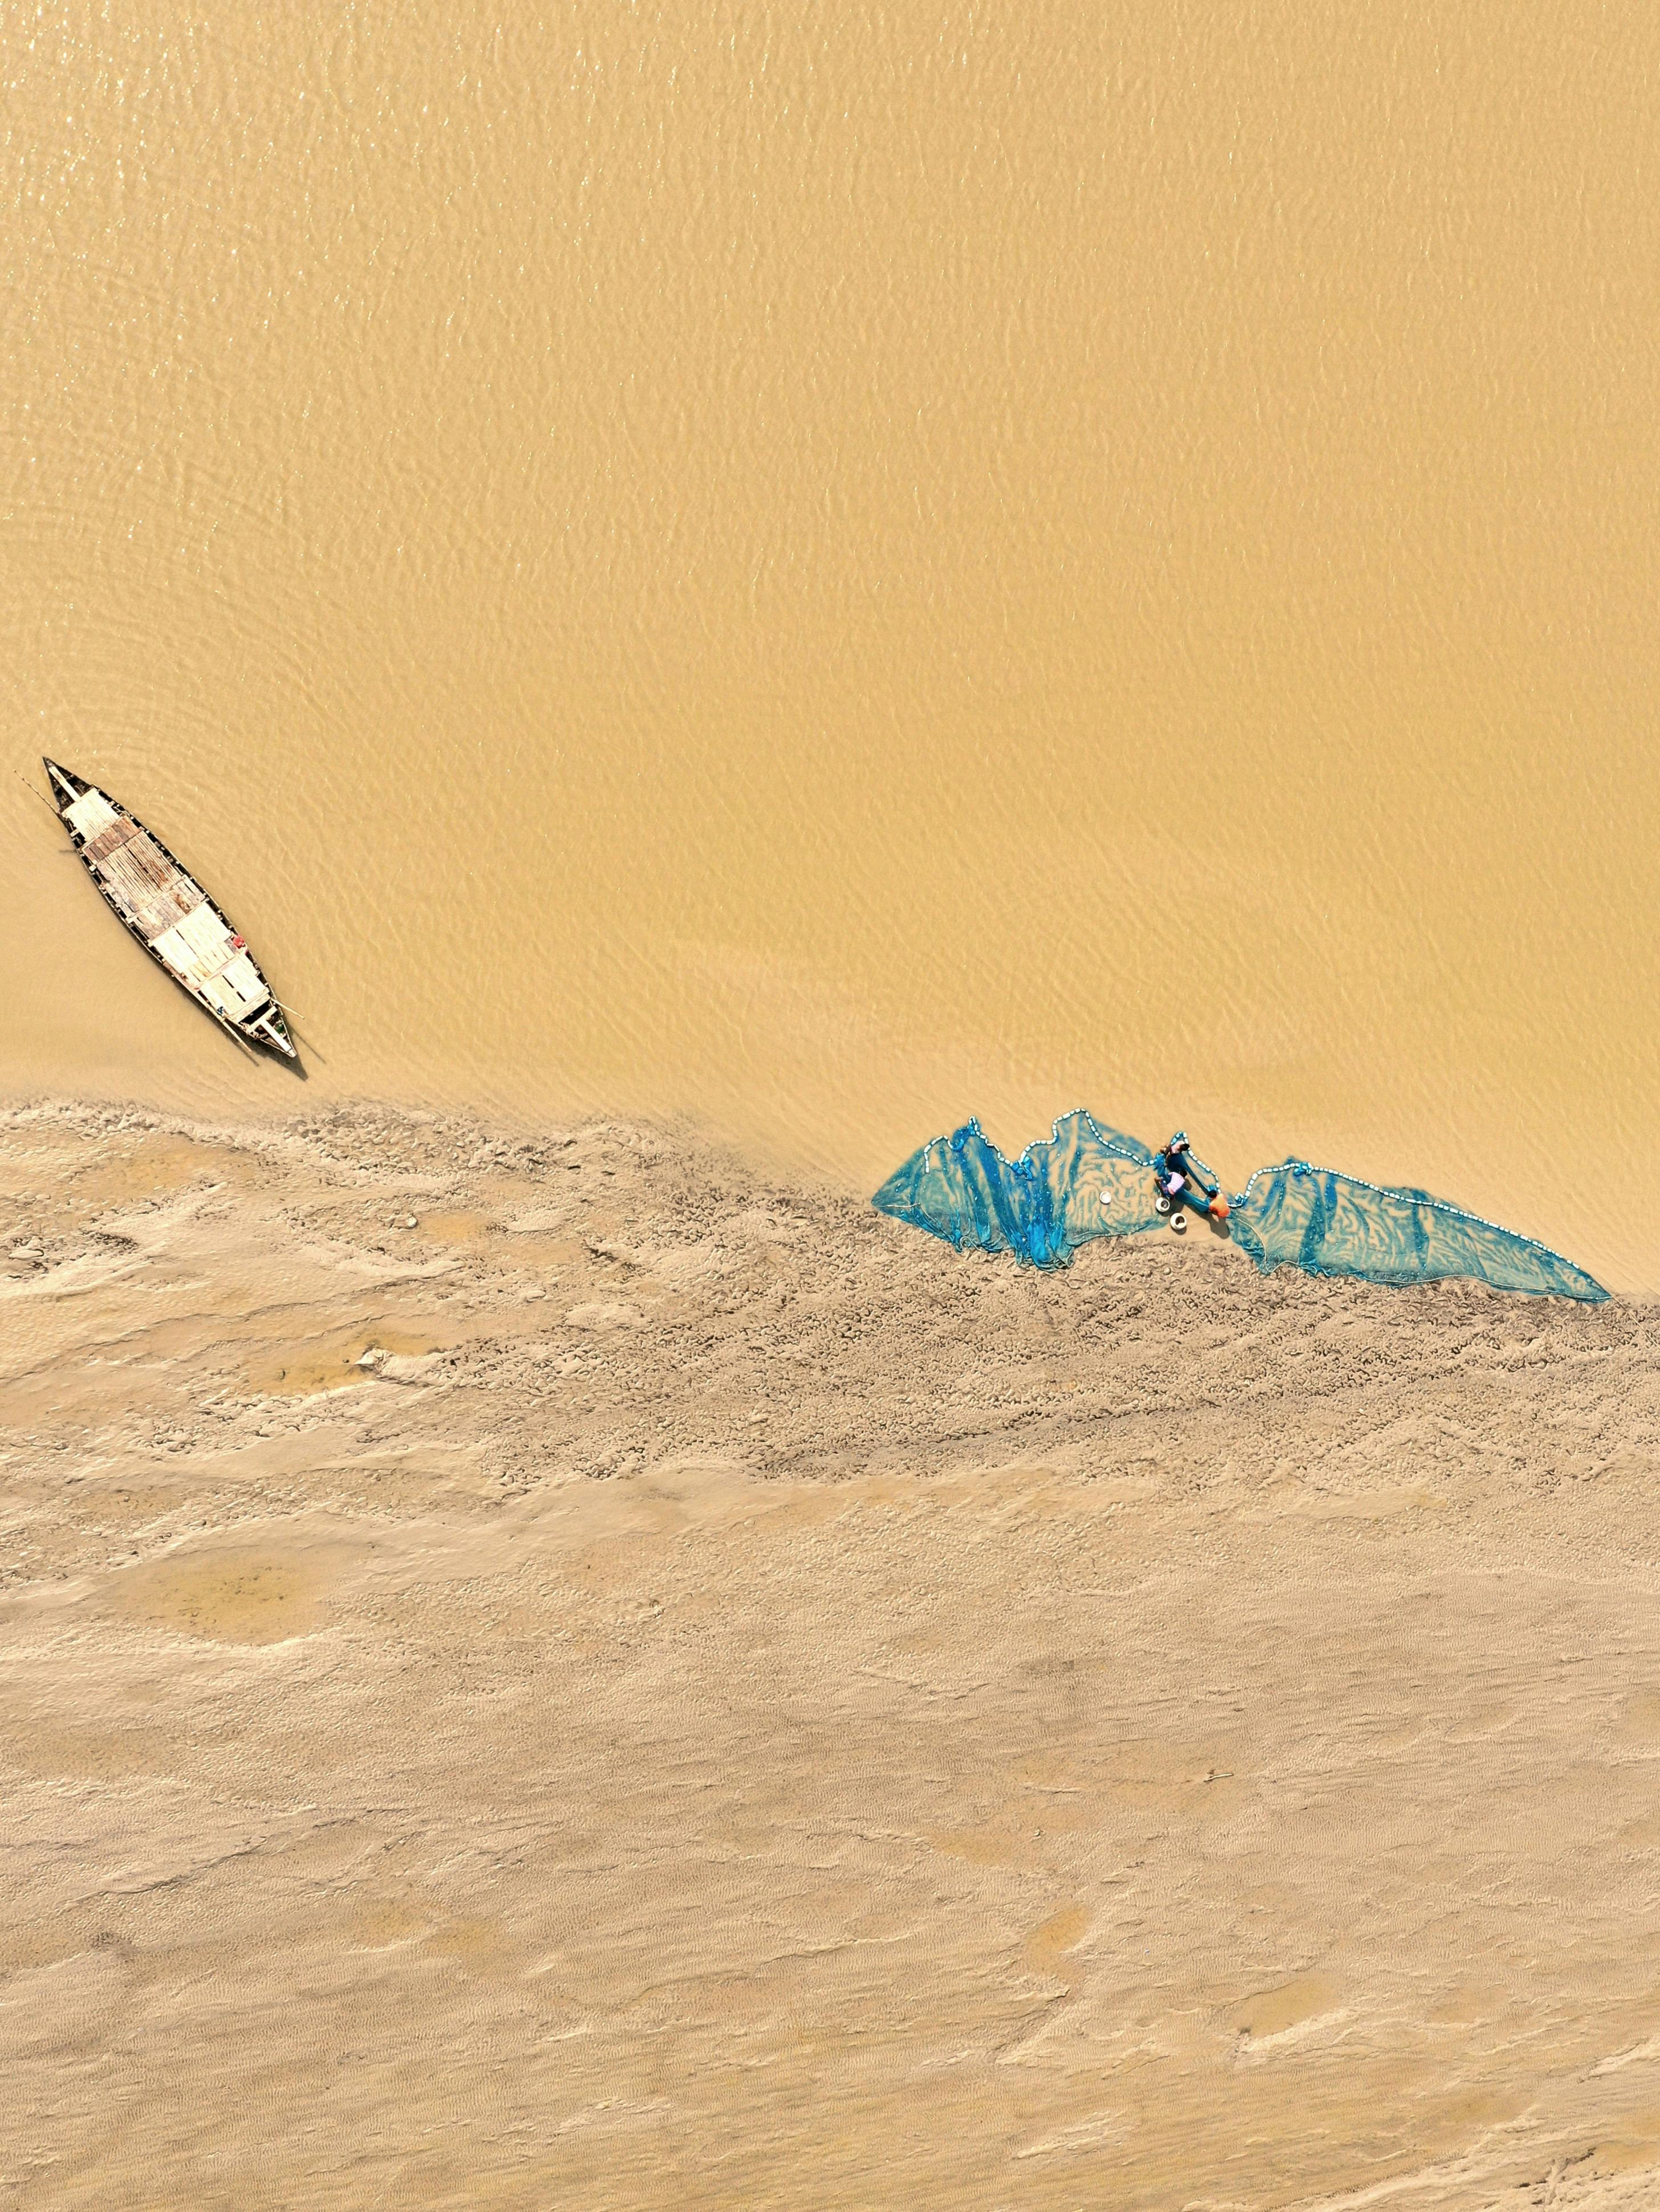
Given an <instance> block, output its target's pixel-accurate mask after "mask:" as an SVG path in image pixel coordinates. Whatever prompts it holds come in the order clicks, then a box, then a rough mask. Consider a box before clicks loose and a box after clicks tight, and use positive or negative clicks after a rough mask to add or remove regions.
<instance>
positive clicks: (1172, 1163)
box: [1158, 1129, 1192, 1206]
mask: <svg viewBox="0 0 1660 2212" xmlns="http://www.w3.org/2000/svg"><path fill="white" fill-rule="evenodd" d="M1191 1176H1192V1163H1191V1161H1190V1160H1189V1157H1188V1133H1187V1131H1186V1130H1185V1129H1178V1130H1177V1133H1176V1134H1175V1135H1174V1136H1173V1137H1172V1138H1171V1140H1170V1142H1169V1143H1168V1144H1167V1145H1166V1146H1165V1147H1164V1152H1162V1153H1161V1155H1160V1156H1159V1160H1158V1188H1159V1189H1160V1190H1162V1191H1163V1192H1164V1195H1165V1197H1166V1198H1167V1199H1169V1200H1170V1202H1171V1205H1172V1206H1175V1205H1177V1203H1178V1202H1179V1201H1180V1200H1181V1199H1182V1198H1183V1196H1184V1195H1185V1194H1186V1191H1187V1188H1188V1184H1189V1180H1190V1179H1191Z"/></svg>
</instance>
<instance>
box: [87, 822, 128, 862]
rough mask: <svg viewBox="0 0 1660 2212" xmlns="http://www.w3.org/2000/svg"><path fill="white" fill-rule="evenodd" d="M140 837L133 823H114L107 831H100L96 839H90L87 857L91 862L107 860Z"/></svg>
mask: <svg viewBox="0 0 1660 2212" xmlns="http://www.w3.org/2000/svg"><path fill="white" fill-rule="evenodd" d="M137 835H138V832H137V830H136V829H134V828H133V826H132V824H131V822H112V823H111V824H110V826H109V828H108V829H100V831H99V833H98V835H97V836H95V837H88V840H87V843H86V857H87V858H88V860H107V859H108V858H109V856H110V854H112V853H113V852H115V851H116V850H117V849H118V848H119V847H121V846H123V845H126V844H130V843H131V842H132V840H133V839H134V838H135V837H136V836H137Z"/></svg>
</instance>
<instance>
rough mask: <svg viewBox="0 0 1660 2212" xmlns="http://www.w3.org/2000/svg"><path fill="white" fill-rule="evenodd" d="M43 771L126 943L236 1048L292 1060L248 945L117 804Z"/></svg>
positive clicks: (70, 778) (55, 769)
mask: <svg viewBox="0 0 1660 2212" xmlns="http://www.w3.org/2000/svg"><path fill="white" fill-rule="evenodd" d="M43 764H44V766H45V768H46V777H47V781H48V783H49V785H50V787H51V790H52V802H53V805H55V807H56V809H57V811H58V818H59V820H60V821H61V822H62V823H64V828H65V829H67V830H68V831H69V833H70V841H71V842H72V843H73V845H74V847H75V849H76V853H77V854H79V856H80V859H81V862H82V866H84V867H85V869H86V871H87V873H88V875H89V876H90V877H91V878H92V879H93V882H94V884H96V886H97V888H98V891H99V895H100V897H101V898H102V899H103V901H104V903H105V905H106V906H107V907H108V908H110V910H111V912H112V914H113V915H115V917H116V919H117V920H118V921H119V922H120V923H121V925H122V927H123V928H125V930H126V932H127V933H128V935H129V936H130V937H134V938H136V939H137V941H138V942H139V944H140V945H143V948H144V950H145V951H146V952H148V953H149V956H150V957H151V959H152V960H154V961H155V963H156V965H157V966H158V967H159V968H161V969H165V970H166V972H167V974H168V975H170V976H171V977H172V978H173V981H174V982H175V983H177V984H178V985H179V988H180V989H181V990H182V991H185V992H186V993H187V994H189V996H190V997H192V999H194V1000H195V1001H196V1003H197V1004H198V1006H201V1007H202V1008H203V1009H204V1012H207V1013H209V1014H210V1015H211V1016H212V1017H213V1018H214V1020H215V1021H216V1022H217V1023H218V1024H219V1025H220V1027H221V1028H222V1029H226V1030H229V1031H230V1033H231V1035H232V1036H234V1037H235V1038H237V1039H238V1040H239V1042H241V1043H243V1044H246V1045H247V1046H248V1047H250V1048H252V1049H254V1050H261V1049H263V1050H265V1051H267V1052H272V1053H275V1054H277V1055H278V1056H279V1057H281V1058H282V1059H284V1060H298V1058H299V1054H298V1053H297V1052H296V1051H295V1045H294V1040H293V1038H292V1037H291V1036H289V1029H288V1024H287V1022H286V1021H285V1020H284V1019H283V1010H282V1008H281V1006H279V1005H278V1004H277V997H276V994H275V993H274V992H273V991H272V990H271V985H270V984H269V983H268V982H267V981H266V980H265V974H264V971H263V970H262V969H261V968H260V966H259V963H258V961H257V960H256V959H255V958H254V957H253V955H252V952H250V951H249V950H248V947H247V942H246V939H244V938H243V937H242V936H241V935H240V933H238V931H237V930H236V929H235V927H234V926H233V924H232V923H231V922H230V921H229V920H228V917H227V916H226V915H225V914H224V913H223V912H222V909H221V908H219V907H218V906H216V904H215V902H214V901H213V900H212V899H211V898H210V897H209V896H208V894H207V892H206V891H205V890H204V889H203V888H202V886H201V884H199V883H198V882H197V880H196V878H194V877H193V876H192V874H191V872H190V871H189V870H188V869H187V868H186V867H185V866H184V864H183V862H182V861H180V860H178V859H177V858H176V856H175V855H174V854H173V853H171V852H169V851H168V849H167V847H166V846H165V845H164V844H163V843H162V842H161V839H160V838H159V837H158V836H156V835H155V831H154V830H151V829H146V828H145V827H144V825H143V823H142V822H141V821H140V820H139V819H138V817H137V815H136V814H134V813H132V812H131V811H129V810H128V809H127V808H126V807H125V806H123V805H121V803H120V801H119V799H112V798H111V797H110V795H109V793H107V792H105V791H100V789H99V788H98V787H97V786H96V785H95V784H91V783H88V782H87V781H86V780H85V778H84V777H82V776H78V775H75V774H74V773H73V772H72V771H71V770H70V769H65V768H60V767H59V765H58V763H57V762H56V761H53V760H46V761H45V762H44V763H43Z"/></svg>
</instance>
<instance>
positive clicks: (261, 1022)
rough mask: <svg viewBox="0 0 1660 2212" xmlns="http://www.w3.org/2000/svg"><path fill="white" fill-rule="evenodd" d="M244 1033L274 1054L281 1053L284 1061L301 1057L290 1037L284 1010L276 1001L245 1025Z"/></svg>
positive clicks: (254, 1015)
mask: <svg viewBox="0 0 1660 2212" xmlns="http://www.w3.org/2000/svg"><path fill="white" fill-rule="evenodd" d="M242 1032H243V1035H244V1036H249V1037H252V1039H253V1040H254V1042H255V1043H257V1044H263V1045H269V1046H270V1048H271V1050H272V1051H273V1052H277V1053H281V1054H282V1055H283V1059H284V1060H298V1059H299V1057H300V1054H299V1053H298V1052H297V1051H296V1050H295V1042H294V1039H293V1038H292V1037H291V1036H289V1025H288V1024H287V1023H286V1022H285V1021H284V1020H283V1009H282V1008H281V1007H280V1006H278V1005H277V1001H276V1000H275V999H273V1000H271V1004H270V1005H269V1006H262V1007H261V1008H260V1009H259V1012H258V1013H257V1014H252V1015H251V1016H250V1017H249V1018H248V1019H247V1020H246V1022H244V1023H243V1024H242Z"/></svg>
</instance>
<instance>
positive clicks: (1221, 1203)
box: [1153, 1129, 1228, 1221]
mask: <svg viewBox="0 0 1660 2212" xmlns="http://www.w3.org/2000/svg"><path fill="white" fill-rule="evenodd" d="M1153 1171H1154V1173H1155V1174H1156V1176H1158V1188H1159V1189H1160V1191H1161V1192H1162V1193H1163V1194H1164V1197H1165V1198H1166V1199H1167V1200H1169V1201H1170V1204H1171V1206H1180V1205H1182V1204H1183V1201H1184V1200H1185V1201H1186V1203H1187V1204H1188V1205H1189V1206H1192V1207H1193V1209H1194V1211H1195V1212H1197V1213H1207V1214H1209V1215H1210V1217H1211V1218H1212V1219H1213V1221H1225V1220H1226V1219H1227V1218H1228V1202H1227V1200H1226V1199H1225V1198H1224V1197H1223V1195H1222V1187H1221V1185H1220V1184H1219V1183H1218V1182H1213V1181H1212V1179H1211V1177H1210V1175H1209V1173H1208V1171H1207V1170H1205V1169H1203V1168H1201V1166H1200V1165H1199V1164H1198V1162H1196V1161H1195V1158H1194V1157H1193V1154H1192V1152H1190V1151H1189V1146H1188V1133H1187V1131H1186V1130H1185V1129H1178V1130H1177V1133H1176V1134H1175V1135H1174V1136H1173V1137H1172V1138H1171V1140H1170V1142H1169V1143H1168V1144H1167V1145H1166V1146H1165V1147H1164V1151H1163V1152H1161V1153H1160V1154H1159V1155H1158V1159H1157V1161H1156V1162H1155V1163H1154V1170H1153Z"/></svg>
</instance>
